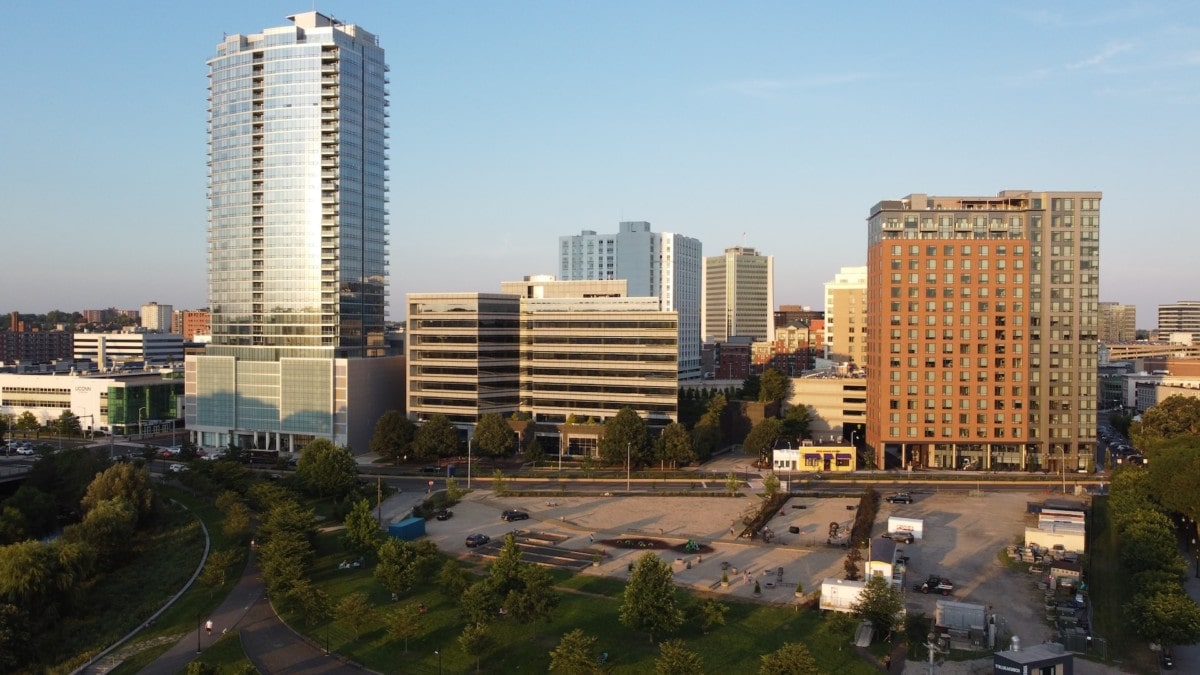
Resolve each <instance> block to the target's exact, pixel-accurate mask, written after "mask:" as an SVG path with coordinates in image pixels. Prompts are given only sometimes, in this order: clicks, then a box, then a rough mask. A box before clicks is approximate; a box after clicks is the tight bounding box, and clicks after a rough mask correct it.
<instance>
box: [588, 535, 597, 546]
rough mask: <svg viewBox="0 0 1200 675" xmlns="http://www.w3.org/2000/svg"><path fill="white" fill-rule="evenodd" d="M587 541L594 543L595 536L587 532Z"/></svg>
mask: <svg viewBox="0 0 1200 675" xmlns="http://www.w3.org/2000/svg"><path fill="white" fill-rule="evenodd" d="M588 543H589V544H594V543H596V538H595V537H594V536H593V535H590V534H589V535H588Z"/></svg>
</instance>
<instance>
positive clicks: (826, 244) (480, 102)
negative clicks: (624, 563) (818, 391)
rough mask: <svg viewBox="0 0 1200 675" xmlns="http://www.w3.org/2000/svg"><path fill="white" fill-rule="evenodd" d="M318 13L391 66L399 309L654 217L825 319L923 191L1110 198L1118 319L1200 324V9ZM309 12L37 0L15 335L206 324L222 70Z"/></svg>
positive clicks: (20, 13) (7, 252) (16, 20)
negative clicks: (876, 214) (908, 199)
mask: <svg viewBox="0 0 1200 675" xmlns="http://www.w3.org/2000/svg"><path fill="white" fill-rule="evenodd" d="M844 4H845V3H816V2H811V3H810V2H752V3H730V2H648V3H647V2H632V1H619V2H617V1H615V2H604V3H584V2H503V3H499V2H458V3H417V2H408V3H393V2H374V3H351V2H325V3H319V4H318V5H316V8H317V9H318V10H320V11H322V12H325V13H330V14H333V15H334V16H336V17H337V18H339V19H342V20H344V21H347V22H349V23H357V24H359V25H361V26H363V27H364V28H366V29H367V30H370V31H372V32H374V33H376V34H377V35H379V36H380V39H381V41H382V44H383V46H384V48H385V49H386V50H387V59H388V62H389V64H390V66H391V101H392V106H391V113H392V117H391V123H392V127H391V171H390V175H391V247H392V250H391V267H390V272H391V309H390V315H391V316H392V317H394V318H398V317H400V316H402V315H403V309H404V307H403V305H404V294H405V293H408V292H414V291H455V290H478V291H497V290H498V289H499V283H500V282H501V281H504V280H512V279H518V278H520V277H521V276H523V275H526V274H535V273H554V272H555V250H556V244H557V237H558V236H559V235H564V234H575V233H578V231H579V230H582V229H593V230H597V231H601V232H611V231H615V230H616V228H617V223H618V221H621V220H649V221H650V222H651V223H653V227H654V229H655V230H656V231H666V232H679V233H682V234H686V235H689V236H694V237H697V238H699V239H700V240H701V241H703V243H704V247H705V253H706V254H710V255H711V254H717V253H719V252H720V251H722V250H723V249H724V248H726V247H728V246H734V245H741V244H744V245H748V246H754V247H756V248H758V249H759V250H760V251H761V252H763V253H767V254H772V255H774V256H775V260H776V279H775V282H776V293H775V297H776V302H777V303H788V304H793V303H799V304H806V305H811V306H814V307H820V306H821V304H822V288H821V284H822V283H823V282H824V281H826V280H828V279H830V278H832V276H833V274H834V273H835V272H836V271H837V268H838V267H840V266H843V265H855V264H865V262H866V226H865V221H864V219H865V217H866V215H867V213H868V210H869V209H870V207H871V206H872V205H873V204H874V203H876V202H877V201H879V200H881V199H894V198H899V197H903V196H905V195H908V194H910V193H914V192H924V193H929V194H942V195H958V194H969V195H987V194H995V193H996V192H998V191H1000V190H1003V189H1020V188H1034V189H1046V190H1055V189H1063V190H1068V189H1086V190H1102V191H1103V192H1104V195H1105V197H1104V201H1103V207H1102V208H1103V210H1102V216H1101V222H1102V225H1101V252H1102V258H1101V265H1102V267H1101V274H1102V276H1101V299H1102V300H1115V301H1121V302H1126V303H1135V304H1137V305H1138V325H1139V326H1140V327H1153V325H1154V323H1155V320H1156V319H1155V305H1157V304H1159V303H1165V302H1171V301H1174V300H1178V299H1198V298H1200V271H1197V269H1196V264H1195V262H1194V261H1195V259H1196V256H1197V251H1200V228H1198V227H1195V226H1194V225H1193V224H1192V222H1190V221H1195V219H1196V216H1195V213H1194V211H1193V210H1192V209H1190V208H1185V207H1190V206H1191V201H1192V199H1193V198H1194V195H1195V194H1196V192H1197V186H1198V184H1200V181H1198V178H1200V170H1197V168H1196V162H1197V156H1198V153H1197V150H1198V149H1200V148H1198V145H1200V142H1198V141H1200V123H1198V122H1197V120H1198V119H1200V4H1197V3H1194V2H1144V3H1126V2H1122V3H1111V2H1055V3H1047V2H1020V1H1018V2H1004V3H952V2H943V3H919V2H918V3H894V2H876V3H869V2H868V3H852V4H853V7H849V8H848V7H845V6H843V5H844ZM312 8H313V5H312V3H311V2H307V3H306V2H299V3H285V2H278V1H276V0H256V1H255V2H244V1H233V0H223V1H222V0H216V1H210V2H204V3H176V2H125V3H96V2H38V3H34V2H26V3H10V4H9V5H8V6H7V7H6V11H5V19H6V31H5V39H4V40H3V41H0V54H2V55H3V57H4V61H5V63H6V64H7V68H6V71H5V78H4V80H5V92H6V93H5V97H4V98H5V104H4V105H3V106H0V156H2V157H3V158H4V161H3V162H2V163H0V204H2V207H0V232H3V244H2V245H0V250H3V251H4V255H2V256H0V311H11V310H19V311H22V312H44V311H47V310H50V309H63V310H79V309H85V308H98V307H108V306H110V305H111V306H117V307H121V308H135V307H138V306H140V305H141V304H143V303H144V302H147V301H150V300H156V301H158V302H160V303H170V304H173V305H175V306H176V307H177V308H184V307H202V306H204V305H206V304H207V300H206V294H207V290H206V283H207V282H206V277H205V236H206V220H205V198H204V190H205V144H204V143H205V119H206V113H205V96H206V90H205V87H206V73H207V70H206V65H205V61H206V59H208V58H209V57H210V56H211V55H212V53H213V51H214V49H215V45H216V44H217V43H218V42H219V41H220V40H221V38H222V33H254V32H258V31H260V30H262V29H263V28H265V27H268V26H275V25H284V24H285V23H286V19H285V17H286V16H287V15H289V14H292V13H296V12H300V11H307V10H310V9H312Z"/></svg>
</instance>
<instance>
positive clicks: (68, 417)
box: [54, 410, 83, 436]
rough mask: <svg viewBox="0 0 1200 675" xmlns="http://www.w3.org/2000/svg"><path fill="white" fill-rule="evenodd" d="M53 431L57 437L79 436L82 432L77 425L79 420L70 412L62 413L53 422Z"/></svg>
mask: <svg viewBox="0 0 1200 675" xmlns="http://www.w3.org/2000/svg"><path fill="white" fill-rule="evenodd" d="M54 430H55V431H56V432H57V433H58V435H59V436H79V435H80V434H81V433H82V431H83V430H82V428H81V425H80V424H79V418H78V417H76V416H75V413H73V412H71V411H70V410H64V411H62V414H60V415H59V416H58V419H57V420H55V421H54Z"/></svg>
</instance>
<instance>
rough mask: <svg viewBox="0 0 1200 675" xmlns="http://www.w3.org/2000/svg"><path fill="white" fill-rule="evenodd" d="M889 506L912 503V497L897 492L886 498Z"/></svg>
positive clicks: (905, 493)
mask: <svg viewBox="0 0 1200 675" xmlns="http://www.w3.org/2000/svg"><path fill="white" fill-rule="evenodd" d="M886 499H887V501H888V503H889V504H911V503H913V498H912V495H910V494H909V493H907V492H897V493H896V494H894V495H888V496H887V497H886Z"/></svg>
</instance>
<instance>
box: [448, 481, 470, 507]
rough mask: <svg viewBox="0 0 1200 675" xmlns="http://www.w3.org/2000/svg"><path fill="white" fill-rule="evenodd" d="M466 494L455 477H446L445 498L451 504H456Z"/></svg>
mask: <svg viewBox="0 0 1200 675" xmlns="http://www.w3.org/2000/svg"><path fill="white" fill-rule="evenodd" d="M464 494H466V492H465V491H463V489H462V487H461V486H459V484H458V479H457V478H447V479H446V500H447V501H449V502H450V503H451V504H457V503H458V502H459V500H461V499H462V498H463V495H464Z"/></svg>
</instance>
